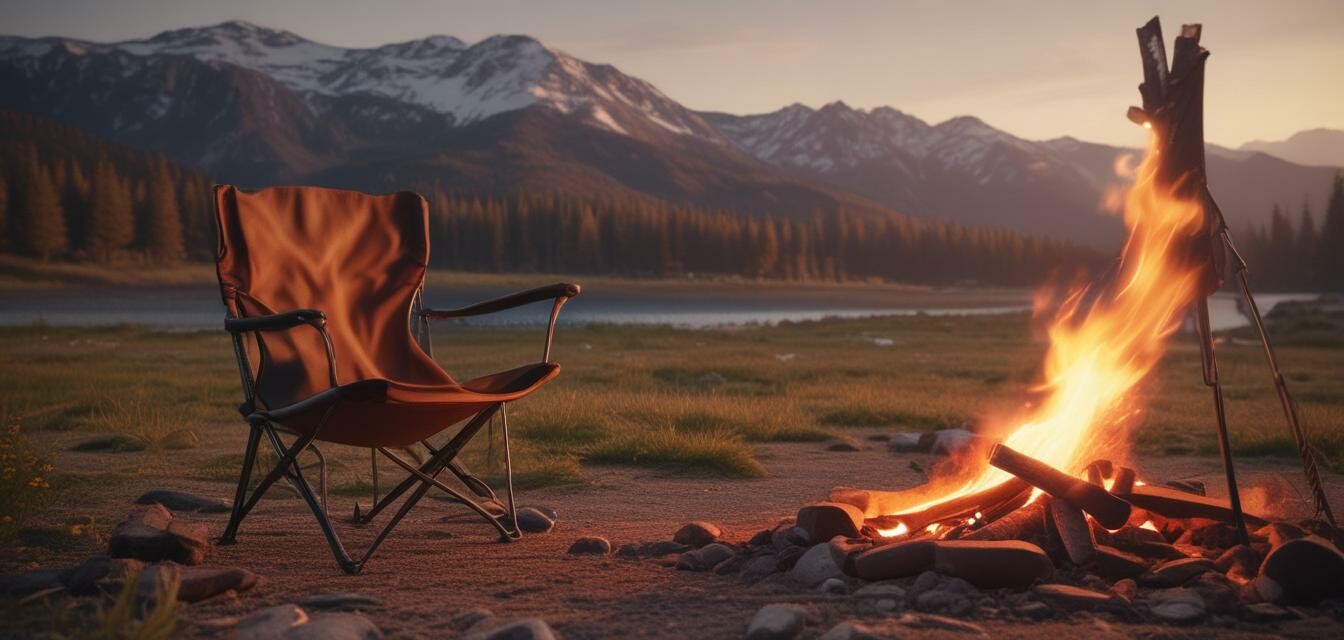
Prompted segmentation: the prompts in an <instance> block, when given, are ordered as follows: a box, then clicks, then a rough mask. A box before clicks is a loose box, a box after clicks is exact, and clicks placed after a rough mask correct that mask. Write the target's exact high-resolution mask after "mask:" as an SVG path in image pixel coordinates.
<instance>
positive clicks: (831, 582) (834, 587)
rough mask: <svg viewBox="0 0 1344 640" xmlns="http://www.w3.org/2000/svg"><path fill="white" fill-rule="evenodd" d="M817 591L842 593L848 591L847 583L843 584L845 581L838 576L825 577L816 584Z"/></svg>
mask: <svg viewBox="0 0 1344 640" xmlns="http://www.w3.org/2000/svg"><path fill="white" fill-rule="evenodd" d="M817 591H820V592H822V593H832V594H836V595H844V594H846V593H849V585H847V584H845V581H844V580H841V579H840V578H827V579H825V580H824V581H822V583H821V584H819V585H817Z"/></svg>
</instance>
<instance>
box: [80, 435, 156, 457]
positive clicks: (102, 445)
mask: <svg viewBox="0 0 1344 640" xmlns="http://www.w3.org/2000/svg"><path fill="white" fill-rule="evenodd" d="M147 448H149V443H147V442H145V441H144V440H143V439H141V438H134V437H131V436H127V435H122V434H116V435H110V436H100V437H97V438H94V439H92V440H85V441H84V442H80V443H78V444H76V445H75V446H73V447H70V450H71V451H82V452H90V451H105V452H111V453H130V452H134V451H144V450H145V449H147Z"/></svg>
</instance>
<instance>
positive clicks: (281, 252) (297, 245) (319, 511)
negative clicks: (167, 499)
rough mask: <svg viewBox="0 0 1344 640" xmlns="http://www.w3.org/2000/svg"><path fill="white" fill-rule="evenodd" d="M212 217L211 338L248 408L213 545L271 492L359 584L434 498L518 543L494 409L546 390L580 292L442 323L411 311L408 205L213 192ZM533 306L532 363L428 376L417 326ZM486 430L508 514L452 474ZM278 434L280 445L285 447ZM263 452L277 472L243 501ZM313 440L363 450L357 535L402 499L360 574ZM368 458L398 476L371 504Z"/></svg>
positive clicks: (510, 300)
mask: <svg viewBox="0 0 1344 640" xmlns="http://www.w3.org/2000/svg"><path fill="white" fill-rule="evenodd" d="M215 212H216V217H217V219H218V223H219V247H218V257H217V261H218V273H219V287H220V293H221V294H222V295H223V298H224V306H225V308H226V310H227V315H226V317H225V320H224V328H225V329H226V330H227V331H228V332H229V334H231V336H232V338H233V347H234V355H235V357H236V358H237V360H238V371H239V374H240V376H241V378H242V386H243V396H244V398H245V400H244V402H243V404H242V406H240V407H239V411H241V412H242V414H243V416H244V417H245V418H246V419H247V423H248V425H249V426H250V427H251V429H250V431H249V433H248V439H247V449H246V451H245V453H244V456H243V467H242V471H241V475H240V477H239V479H238V489H237V492H236V494H235V497H234V502H233V512H232V515H231V516H230V517H229V524H228V526H227V527H226V528H225V530H224V535H223V536H222V537H221V539H220V544H232V543H234V541H235V537H236V535H237V533H238V525H239V524H240V523H241V522H242V521H243V518H244V517H246V516H247V514H248V513H249V512H250V511H251V510H252V508H253V507H254V506H256V504H257V501H258V500H260V499H261V497H262V496H263V495H264V494H265V493H266V491H267V490H268V489H270V488H271V486H272V485H274V484H275V482H276V481H277V480H279V479H280V478H281V477H284V478H285V479H287V480H288V481H289V482H290V483H291V484H292V485H293V487H294V489H295V490H296V491H297V492H298V493H299V495H300V496H302V497H303V499H304V501H306V502H307V504H308V507H309V508H310V509H312V512H313V515H314V516H316V517H317V522H318V525H319V526H321V528H322V533H323V534H324V535H325V536H326V538H327V543H328V545H330V547H331V551H332V554H333V555H335V556H336V561H337V562H338V563H339V564H340V566H341V569H343V570H344V571H345V572H346V573H350V574H356V573H359V571H360V570H361V569H362V568H363V567H364V563H365V562H367V561H368V559H369V557H370V556H372V555H373V553H374V551H376V550H377V548H378V546H379V545H380V544H382V542H383V540H384V538H386V537H387V535H388V534H389V533H390V532H391V531H392V529H393V528H394V527H396V526H397V523H399V522H400V521H401V520H402V518H404V517H405V516H406V514H407V513H408V512H409V511H410V510H411V508H412V507H414V506H415V504H416V503H417V502H418V501H419V500H420V499H421V498H422V497H424V495H425V494H426V493H427V492H429V491H430V490H431V489H438V490H439V491H443V492H445V493H447V494H448V496H449V497H450V498H451V499H453V500H455V501H457V502H461V503H462V504H464V505H466V506H467V507H469V508H470V509H472V510H473V511H475V512H476V513H478V514H480V516H481V517H483V518H485V520H486V521H487V522H489V523H490V524H491V525H492V526H494V528H495V529H496V530H497V531H498V532H499V534H500V537H501V539H503V540H513V539H517V538H518V537H519V535H520V534H519V530H518V526H517V521H516V517H515V512H514V496H513V461H512V459H511V457H510V454H509V446H508V443H509V430H508V411H507V409H506V408H505V407H506V403H508V402H511V401H514V400H518V399H519V398H522V397H524V396H527V395H528V394H530V393H532V392H533V391H535V390H536V389H537V388H539V387H541V385H543V384H545V383H546V382H548V381H550V380H551V379H553V378H555V377H556V376H557V375H559V373H560V366H559V365H557V364H555V363H552V362H551V338H552V337H553V336H554V334H555V321H556V317H557V316H558V315H559V313H560V308H561V307H562V306H563V305H564V303H565V302H566V301H567V300H569V299H570V298H572V297H574V296H576V295H578V294H579V286H578V285H576V284H555V285H551V286H547V287H540V288H537V289H532V290H529V291H523V292H521V293H516V294H513V295H509V296H505V297H503V298H499V299H496V300H491V301H488V302H482V303H480V304H476V305H472V306H469V307H464V308H461V309H454V310H435V309H425V308H423V297H424V283H425V267H426V265H427V264H428V261H429V238H428V204H427V203H426V202H425V199H424V198H422V197H421V196H419V195H418V194H415V193H410V192H405V191H403V192H399V193H394V194H391V195H382V196H372V195H365V194H362V193H356V192H353V191H340V190H334V189H319V188H309V187H279V188H271V189H262V190H260V191H256V192H251V193H248V192H243V191H239V190H238V189H236V188H235V187H232V186H228V185H220V186H217V187H216V188H215ZM542 300H551V301H552V305H551V315H550V323H549V325H548V326H547V328H546V343H545V348H544V350H543V351H542V355H541V361H540V362H537V363H534V364H527V365H523V366H521V367H517V368H514V369H510V370H508V371H502V372H500V373H495V374H492V375H487V376H483V377H480V378H476V379H474V380H471V381H468V382H461V383H459V382H456V381H454V380H453V378H452V377H451V376H449V375H448V373H447V372H445V371H444V370H443V369H442V368H440V367H439V365H438V364H437V363H436V362H435V361H434V359H433V357H432V347H431V344H430V335H429V321H430V320H434V319H441V318H465V317H468V316H476V315H481V314H486V313H493V312H496V311H501V310H504V309H510V308H513V307H517V306H520V305H524V304H528V303H531V302H538V301H542ZM254 363H255V364H254ZM496 415H498V416H499V417H500V422H501V424H502V432H503V442H504V446H503V453H504V470H505V477H506V483H507V487H508V493H507V497H508V501H507V504H501V503H500V501H499V500H498V499H497V498H496V496H495V493H494V491H492V490H491V488H490V487H489V485H487V484H486V483H485V482H484V481H482V480H481V479H480V478H478V477H476V476H474V475H472V473H471V472H470V471H469V470H468V469H467V467H466V466H465V465H464V464H463V463H462V462H461V461H459V460H457V456H458V454H459V453H460V452H461V451H462V449H463V447H465V446H466V445H467V443H468V442H469V441H470V440H471V439H472V437H474V436H475V435H476V434H477V433H478V432H480V431H481V429H482V427H483V426H485V425H486V424H487V423H492V422H493V419H494V416H496ZM459 423H461V427H460V428H459V429H458V430H457V432H456V433H455V434H454V435H452V437H450V438H449V439H448V441H447V442H446V443H444V444H441V445H434V444H431V443H430V441H429V438H430V437H431V436H434V435H436V434H439V433H441V432H443V431H445V430H447V429H449V428H450V427H452V426H453V425H455V424H459ZM282 433H283V434H285V435H286V436H289V437H292V440H291V441H290V442H289V443H288V444H286V443H285V441H284V440H283V439H282V437H281V434H282ZM263 439H265V440H266V441H267V442H268V443H269V445H270V447H271V448H272V449H274V451H275V455H276V457H277V458H278V461H277V462H276V465H275V467H274V468H272V469H271V470H270V472H268V473H267V474H266V475H265V476H264V477H263V478H262V480H261V481H260V483H259V484H257V485H256V487H255V488H254V489H252V490H251V492H250V493H249V491H248V485H249V483H250V480H251V478H252V469H253V465H254V464H255V463H256V460H257V449H258V447H259V446H260V443H261V441H262V440H263ZM319 441H320V442H324V443H326V442H331V443H337V444H343V445H351V446H355V447H368V448H369V449H370V457H371V460H372V465H373V468H372V470H371V471H372V474H373V482H374V488H373V500H374V502H373V505H372V507H371V508H370V509H369V510H368V511H366V512H361V510H360V508H359V507H358V505H356V507H355V517H354V520H355V522H356V523H358V524H367V523H368V522H370V521H372V519H373V518H374V517H375V516H377V515H378V514H379V513H380V512H382V511H383V510H384V509H387V508H388V507H389V506H391V505H392V504H393V503H394V502H395V501H396V500H397V499H399V498H401V497H402V496H403V495H406V494H407V493H409V495H408V496H407V497H406V498H405V500H404V501H403V502H402V504H401V506H400V507H398V508H397V510H396V512H395V514H394V515H393V516H392V518H391V520H390V521H388V523H387V524H386V525H385V526H384V527H383V528H382V529H381V530H380V531H379V532H378V533H377V535H376V537H375V538H374V540H373V542H372V543H371V544H370V545H369V547H368V549H367V550H365V552H364V553H363V555H362V556H361V557H359V558H358V559H354V558H352V557H351V555H350V554H349V553H348V552H347V551H346V550H345V547H344V545H342V544H341V540H340V537H339V536H338V535H337V533H336V530H335V529H334V528H333V527H332V522H331V518H330V517H328V514H327V508H326V502H327V501H326V459H325V457H323V456H322V453H321V451H320V450H319V449H318V448H317V443H318V442H319ZM417 443H418V444H419V445H422V446H423V447H424V448H425V451H426V454H425V456H424V457H423V458H421V457H420V456H416V457H415V458H414V459H413V460H407V459H406V458H404V457H403V456H402V455H399V454H398V453H397V452H395V451H394V450H405V449H407V448H410V447H414V446H415V445H416V444H417ZM308 450H311V451H312V452H313V454H314V455H315V457H316V458H317V465H318V466H319V467H320V469H319V486H320V489H321V498H320V499H319V498H318V496H317V495H316V494H315V493H314V491H313V488H312V486H311V485H310V484H309V483H308V480H307V478H306V477H305V475H304V472H305V470H306V469H310V468H311V467H304V466H301V465H300V464H299V455H300V454H301V453H303V452H304V451H308ZM380 455H381V456H382V457H384V458H387V459H388V460H390V461H391V462H392V463H394V464H395V465H396V466H398V467H401V468H402V469H403V470H405V471H406V473H407V475H406V478H405V479H404V480H402V481H401V482H400V483H399V484H397V485H396V486H395V487H393V488H392V489H391V491H389V492H388V493H387V494H386V495H383V496H382V497H379V495H378V486H377V462H378V459H379V456H380ZM445 470H447V471H448V472H449V473H450V474H451V475H452V476H455V477H456V478H457V480H458V481H460V483H461V485H462V486H463V487H464V489H459V488H455V487H453V486H449V485H448V484H446V483H445V482H444V480H443V479H441V478H440V475H441V473H442V472H443V471H445Z"/></svg>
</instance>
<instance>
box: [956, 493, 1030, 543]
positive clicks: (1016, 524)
mask: <svg viewBox="0 0 1344 640" xmlns="http://www.w3.org/2000/svg"><path fill="white" fill-rule="evenodd" d="M1045 502H1046V501H1045V500H1037V501H1035V502H1033V503H1031V504H1029V505H1027V506H1025V507H1022V508H1020V509H1015V510H1013V511H1012V512H1010V513H1008V514H1007V515H1005V516H1003V517H1001V518H996V519H992V520H988V521H987V524H985V526H983V527H980V528H979V529H976V530H975V531H972V532H970V533H969V534H966V535H965V536H962V539H963V540H1025V539H1028V538H1031V537H1033V536H1035V535H1037V534H1039V533H1043V532H1044V531H1045V518H1046V516H1045Z"/></svg>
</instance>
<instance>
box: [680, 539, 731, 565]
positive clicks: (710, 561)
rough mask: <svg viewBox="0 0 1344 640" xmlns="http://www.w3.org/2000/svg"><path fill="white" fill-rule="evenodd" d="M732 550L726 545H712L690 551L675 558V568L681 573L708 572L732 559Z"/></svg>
mask: <svg viewBox="0 0 1344 640" xmlns="http://www.w3.org/2000/svg"><path fill="white" fill-rule="evenodd" d="M734 553H736V552H735V551H733V548H732V547H730V546H728V545H726V544H719V543H714V544H711V545H706V546H703V547H700V548H699V549H692V550H690V551H687V552H686V553H683V554H681V555H680V556H678V557H677V568H678V569H681V570H682V571H709V570H710V569H713V568H714V566H715V565H717V564H719V563H720V562H723V561H724V560H727V559H728V558H731V557H733V554H734Z"/></svg>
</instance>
